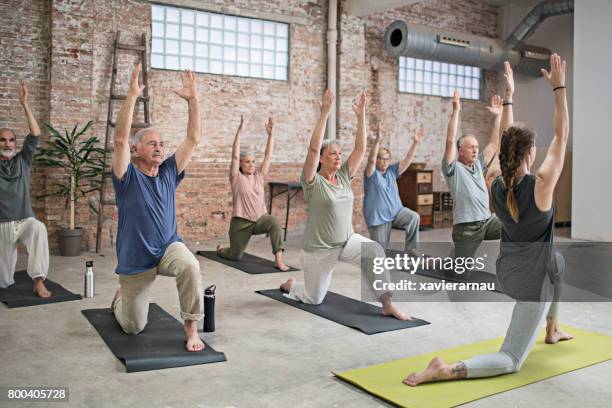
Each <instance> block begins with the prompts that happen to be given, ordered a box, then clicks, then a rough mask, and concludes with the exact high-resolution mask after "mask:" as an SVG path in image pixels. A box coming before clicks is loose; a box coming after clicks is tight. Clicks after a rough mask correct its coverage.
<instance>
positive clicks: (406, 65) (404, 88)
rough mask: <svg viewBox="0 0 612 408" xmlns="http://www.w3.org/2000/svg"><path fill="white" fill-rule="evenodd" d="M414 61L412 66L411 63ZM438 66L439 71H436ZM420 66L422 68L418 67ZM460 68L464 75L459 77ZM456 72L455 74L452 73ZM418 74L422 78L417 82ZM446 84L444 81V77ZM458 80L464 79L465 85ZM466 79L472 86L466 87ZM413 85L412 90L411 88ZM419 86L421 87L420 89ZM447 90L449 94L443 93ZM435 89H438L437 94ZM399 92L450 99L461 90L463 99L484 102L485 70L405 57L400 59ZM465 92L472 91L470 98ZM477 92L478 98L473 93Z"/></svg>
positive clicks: (398, 73)
mask: <svg viewBox="0 0 612 408" xmlns="http://www.w3.org/2000/svg"><path fill="white" fill-rule="evenodd" d="M411 60H412V64H411V63H410V62H411ZM428 64H429V65H430V66H431V68H428V69H426V66H427V65H428ZM436 64H437V65H438V69H437V70H436ZM418 65H420V67H418ZM444 66H445V68H446V72H443V67H444ZM459 67H461V68H462V70H463V74H462V75H459V74H458V71H459ZM466 68H468V69H470V70H471V72H472V73H471V74H470V75H469V76H468V75H466V74H465V72H466V71H465V69H466ZM474 69H476V70H478V71H477V72H478V75H477V76H476V75H474ZM451 71H454V72H451ZM411 72H412V73H414V76H413V77H412V79H411V78H409V75H410V73H411ZM417 73H420V74H421V78H420V80H419V81H417ZM426 74H431V75H430V77H431V80H430V81H428V82H426V81H425V75H426ZM436 74H437V75H439V80H438V82H434V77H435V75H436ZM442 76H445V78H444V82H445V83H443V81H442V79H443V77H442ZM451 77H454V81H455V84H454V85H451V84H450V79H451ZM458 78H463V84H462V85H457V80H458ZM466 78H469V79H470V82H471V83H470V85H469V86H466V81H465V80H466ZM474 80H477V86H478V88H475V87H474ZM409 85H412V88H410V87H409ZM417 85H419V86H420V87H419V88H418V87H417ZM426 86H428V87H429V88H430V91H429V92H425V89H426ZM445 88H446V90H447V92H445V91H443V89H445ZM435 89H438V91H437V92H436V91H435ZM397 90H398V92H399V93H406V94H413V95H425V96H437V97H442V98H450V97H452V93H453V91H455V90H459V92H460V94H461V99H466V100H473V101H482V100H483V99H482V98H483V90H484V70H483V69H482V68H480V67H476V66H471V65H461V64H452V63H446V62H442V61H435V60H424V59H420V58H413V57H404V56H400V57H399V59H398V69H397ZM465 90H469V91H470V96H469V97H468V96H467V95H466V92H465ZM474 91H477V92H478V93H477V96H476V97H474V96H473V92H474Z"/></svg>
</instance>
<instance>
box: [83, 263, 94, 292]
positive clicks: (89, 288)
mask: <svg viewBox="0 0 612 408" xmlns="http://www.w3.org/2000/svg"><path fill="white" fill-rule="evenodd" d="M95 293H96V283H95V280H94V272H93V261H86V262H85V289H84V295H85V297H86V298H92V297H94V294H95Z"/></svg>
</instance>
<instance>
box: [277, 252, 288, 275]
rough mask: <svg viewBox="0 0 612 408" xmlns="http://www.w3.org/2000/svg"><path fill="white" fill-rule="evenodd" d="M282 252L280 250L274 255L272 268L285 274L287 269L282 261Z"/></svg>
mask: <svg viewBox="0 0 612 408" xmlns="http://www.w3.org/2000/svg"><path fill="white" fill-rule="evenodd" d="M283 252H284V250H282V249H281V250H278V251H277V252H276V254H274V259H275V261H276V262H274V267H275V268H276V269H278V270H279V271H283V272H287V271H288V270H289V267H288V266H287V265H286V264H285V261H284V259H283Z"/></svg>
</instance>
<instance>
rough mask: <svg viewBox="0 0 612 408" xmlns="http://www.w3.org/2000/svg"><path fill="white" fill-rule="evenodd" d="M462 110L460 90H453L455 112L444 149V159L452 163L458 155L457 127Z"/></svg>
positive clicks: (447, 130)
mask: <svg viewBox="0 0 612 408" xmlns="http://www.w3.org/2000/svg"><path fill="white" fill-rule="evenodd" d="M460 112H461V95H459V92H458V91H455V92H453V113H452V114H451V118H450V121H449V122H448V128H447V129H446V148H445V149H444V160H446V163H448V164H451V163H452V162H454V161H455V158H456V157H457V146H456V143H455V140H456V138H457V127H458V126H459V113H460Z"/></svg>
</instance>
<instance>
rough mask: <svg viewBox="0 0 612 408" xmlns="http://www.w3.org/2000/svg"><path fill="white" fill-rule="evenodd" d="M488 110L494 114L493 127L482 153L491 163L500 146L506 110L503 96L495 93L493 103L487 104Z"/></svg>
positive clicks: (486, 161) (492, 98)
mask: <svg viewBox="0 0 612 408" xmlns="http://www.w3.org/2000/svg"><path fill="white" fill-rule="evenodd" d="M487 110H488V111H489V112H491V114H492V115H493V128H492V129H491V134H490V136H489V143H487V145H486V146H485V148H484V149H483V150H482V155H483V156H484V160H485V163H487V164H489V163H490V162H491V160H492V159H493V156H494V155H495V154H496V153H497V149H498V148H499V136H500V132H499V129H500V127H501V121H502V113H503V110H504V108H503V105H502V98H501V96H499V95H493V96H492V97H491V105H490V106H487Z"/></svg>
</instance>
